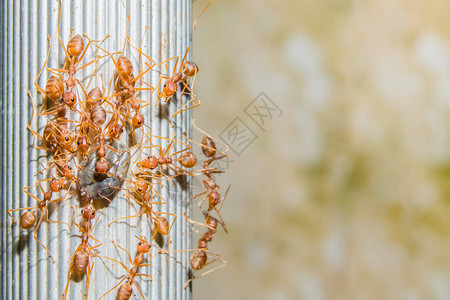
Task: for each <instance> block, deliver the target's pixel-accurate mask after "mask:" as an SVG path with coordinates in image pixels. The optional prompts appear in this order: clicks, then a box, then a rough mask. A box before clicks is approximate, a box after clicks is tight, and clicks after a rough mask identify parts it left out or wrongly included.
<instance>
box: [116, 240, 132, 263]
mask: <svg viewBox="0 0 450 300" xmlns="http://www.w3.org/2000/svg"><path fill="white" fill-rule="evenodd" d="M112 243H113V245H114V246H116V247H118V248H119V249H122V250H123V251H125V252H126V253H127V255H128V260H129V261H130V264H133V261H132V260H131V254H130V252H128V251H127V250H126V249H124V248H122V247H121V246H120V245H117V244H116V243H114V241H113V242H112Z"/></svg>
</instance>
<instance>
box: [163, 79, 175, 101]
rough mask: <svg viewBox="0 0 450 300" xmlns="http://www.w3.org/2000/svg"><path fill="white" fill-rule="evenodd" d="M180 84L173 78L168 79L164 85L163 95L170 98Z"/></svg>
mask: <svg viewBox="0 0 450 300" xmlns="http://www.w3.org/2000/svg"><path fill="white" fill-rule="evenodd" d="M177 89H178V86H177V84H176V83H175V82H173V81H172V80H167V81H166V82H165V83H164V85H163V95H164V97H165V98H170V97H172V96H173V94H175V92H176V91H177Z"/></svg>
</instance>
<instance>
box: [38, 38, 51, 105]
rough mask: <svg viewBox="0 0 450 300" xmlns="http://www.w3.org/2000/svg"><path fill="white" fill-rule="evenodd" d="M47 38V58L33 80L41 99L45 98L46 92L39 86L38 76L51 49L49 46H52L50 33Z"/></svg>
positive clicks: (45, 62)
mask: <svg viewBox="0 0 450 300" xmlns="http://www.w3.org/2000/svg"><path fill="white" fill-rule="evenodd" d="M47 39H48V52H47V58H46V59H45V61H44V64H43V65H42V68H41V69H40V70H39V74H38V76H37V77H36V79H35V80H34V86H35V87H36V88H37V89H38V91H39V92H40V93H41V95H42V98H43V99H45V97H46V96H47V94H46V93H45V91H44V89H42V88H41V87H40V86H39V84H38V80H39V78H40V77H41V75H42V71H44V68H45V65H46V64H47V62H48V58H49V57H50V49H51V47H52V43H51V41H50V35H48V37H47Z"/></svg>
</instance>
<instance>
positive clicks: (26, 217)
mask: <svg viewBox="0 0 450 300" xmlns="http://www.w3.org/2000/svg"><path fill="white" fill-rule="evenodd" d="M48 180H50V189H49V190H48V191H47V192H44V189H43V188H42V186H41V182H43V181H48ZM65 183H66V181H65V179H64V178H52V179H45V180H41V181H38V185H39V188H40V190H41V192H42V194H43V195H44V196H43V199H42V200H40V199H39V198H37V197H36V196H34V195H32V194H31V193H30V192H28V191H27V189H29V188H31V187H34V186H36V185H32V186H28V187H24V188H23V189H22V191H23V192H25V193H26V194H27V195H28V196H30V197H31V198H33V199H36V200H37V201H38V202H39V203H38V205H37V206H31V207H25V208H18V209H10V210H8V214H9V216H10V217H11V218H12V219H13V223H16V222H17V221H16V219H15V218H14V217H13V216H12V215H11V212H13V211H21V210H26V212H24V213H23V214H22V216H20V221H19V224H20V227H21V228H22V229H25V230H26V229H30V228H31V227H33V226H34V225H35V224H36V213H37V211H38V210H39V211H40V212H41V214H40V217H39V221H38V222H37V225H36V227H35V229H34V231H33V238H34V239H35V240H36V241H37V242H38V243H39V245H41V247H42V248H44V249H45V250H46V251H47V253H48V254H49V255H50V258H51V259H52V262H53V263H55V259H54V258H53V255H52V253H51V252H50V250H48V249H47V248H46V247H45V246H44V245H43V244H42V243H41V242H40V241H39V239H38V238H37V237H36V233H37V231H38V229H39V226H40V225H41V222H42V219H43V218H44V215H45V217H46V220H47V222H49V223H58V224H66V225H67V226H68V227H69V228H70V226H69V224H67V223H65V222H60V221H52V220H49V218H48V203H53V202H58V201H61V200H63V199H64V198H65V197H66V196H67V194H66V195H65V196H64V197H62V198H58V199H55V200H52V196H53V193H59V192H61V190H62V189H63V188H64V185H65ZM30 209H31V211H28V210H30Z"/></svg>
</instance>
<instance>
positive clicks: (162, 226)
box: [154, 216, 169, 235]
mask: <svg viewBox="0 0 450 300" xmlns="http://www.w3.org/2000/svg"><path fill="white" fill-rule="evenodd" d="M154 222H155V227H156V229H157V230H158V232H159V233H160V234H162V235H168V234H169V222H167V219H166V218H165V217H163V216H157V217H156V218H155V221H154Z"/></svg>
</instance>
